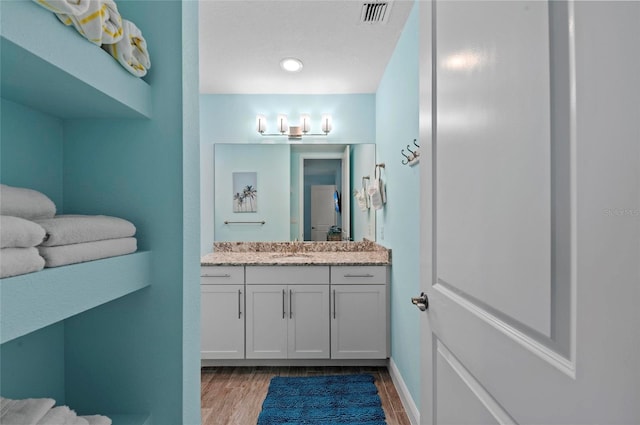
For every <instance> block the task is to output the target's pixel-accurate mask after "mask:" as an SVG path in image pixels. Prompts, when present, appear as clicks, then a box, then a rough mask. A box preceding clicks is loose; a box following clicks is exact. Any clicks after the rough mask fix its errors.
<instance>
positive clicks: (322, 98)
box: [200, 94, 375, 144]
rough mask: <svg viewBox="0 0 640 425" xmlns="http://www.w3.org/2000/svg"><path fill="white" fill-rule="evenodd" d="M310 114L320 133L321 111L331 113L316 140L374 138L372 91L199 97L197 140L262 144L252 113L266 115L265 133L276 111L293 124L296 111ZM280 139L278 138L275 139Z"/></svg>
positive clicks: (369, 140)
mask: <svg viewBox="0 0 640 425" xmlns="http://www.w3.org/2000/svg"><path fill="white" fill-rule="evenodd" d="M305 113H306V114H309V115H311V132H312V133H321V129H320V119H321V116H322V114H325V113H327V114H331V115H332V119H333V130H332V131H331V133H329V136H327V137H326V138H325V137H321V138H319V140H321V141H323V142H324V141H327V142H334V143H372V142H373V141H374V140H375V96H374V95H373V94H335V95H333V94H323V95H302V94H298V95H296V94H263V95H239V94H229V95H222V94H219V95H212V94H203V95H201V96H200V123H201V127H200V136H201V137H200V140H201V143H206V144H209V143H236V142H240V143H248V142H251V143H262V142H264V141H265V140H268V139H269V138H267V137H263V136H261V135H260V134H258V132H257V131H256V115H258V114H263V115H265V116H266V118H267V133H276V132H277V131H276V118H277V116H278V114H287V116H288V117H289V124H297V123H298V121H299V117H300V114H305ZM277 140H282V139H279V138H278V139H277Z"/></svg>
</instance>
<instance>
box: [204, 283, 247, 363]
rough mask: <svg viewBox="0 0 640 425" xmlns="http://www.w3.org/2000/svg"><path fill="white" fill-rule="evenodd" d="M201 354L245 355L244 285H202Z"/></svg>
mask: <svg viewBox="0 0 640 425" xmlns="http://www.w3.org/2000/svg"><path fill="white" fill-rule="evenodd" d="M200 293H201V301H200V302H201V309H200V318H201V323H202V325H201V326H202V330H201V339H200V343H201V348H200V350H201V352H200V353H201V358H203V359H242V358H244V285H201V286H200Z"/></svg>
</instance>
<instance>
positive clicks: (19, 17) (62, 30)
mask: <svg viewBox="0 0 640 425" xmlns="http://www.w3.org/2000/svg"><path fill="white" fill-rule="evenodd" d="M0 7H1V8H2V12H1V14H0V19H1V23H0V34H1V39H2V40H1V43H2V45H1V46H0V51H1V55H2V57H1V58H0V64H1V80H2V86H1V94H2V98H4V99H7V100H10V101H12V102H16V103H21V104H24V105H26V106H29V107H32V108H33V109H36V110H39V111H42V112H45V113H47V114H50V115H53V116H55V117H59V118H63V119H66V118H148V117H150V116H151V88H150V86H149V85H148V84H147V83H146V82H145V81H144V80H141V79H140V78H137V77H135V76H134V75H132V74H130V73H129V72H127V71H126V70H125V69H124V68H122V66H121V65H120V64H119V63H118V62H117V61H116V60H115V59H113V58H112V57H111V56H110V55H109V54H108V53H107V52H105V51H104V50H102V49H101V48H100V47H98V46H96V45H94V44H92V43H90V42H89V41H87V40H86V39H84V38H83V37H82V36H81V35H79V34H78V33H77V31H76V30H75V29H74V28H73V27H67V26H65V25H63V24H62V23H61V22H60V21H59V20H58V19H57V18H56V16H55V15H54V14H53V13H51V12H49V11H48V10H46V9H44V8H42V7H41V6H39V5H37V4H36V3H34V2H32V1H3V2H1V3H0ZM24 22H28V23H29V25H26V26H25V25H24Z"/></svg>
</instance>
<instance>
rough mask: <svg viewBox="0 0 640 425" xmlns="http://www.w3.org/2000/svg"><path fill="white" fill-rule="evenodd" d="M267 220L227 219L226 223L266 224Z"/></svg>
mask: <svg viewBox="0 0 640 425" xmlns="http://www.w3.org/2000/svg"><path fill="white" fill-rule="evenodd" d="M265 223H266V221H264V220H262V221H228V220H225V221H224V224H265Z"/></svg>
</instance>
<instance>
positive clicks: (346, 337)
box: [331, 285, 388, 359]
mask: <svg viewBox="0 0 640 425" xmlns="http://www.w3.org/2000/svg"><path fill="white" fill-rule="evenodd" d="M331 297H332V300H331V301H332V303H331V304H332V305H331V307H332V310H331V358H333V359H384V358H387V357H388V354H387V346H388V344H387V340H388V339H387V335H388V327H387V300H386V298H387V292H386V285H332V287H331Z"/></svg>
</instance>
